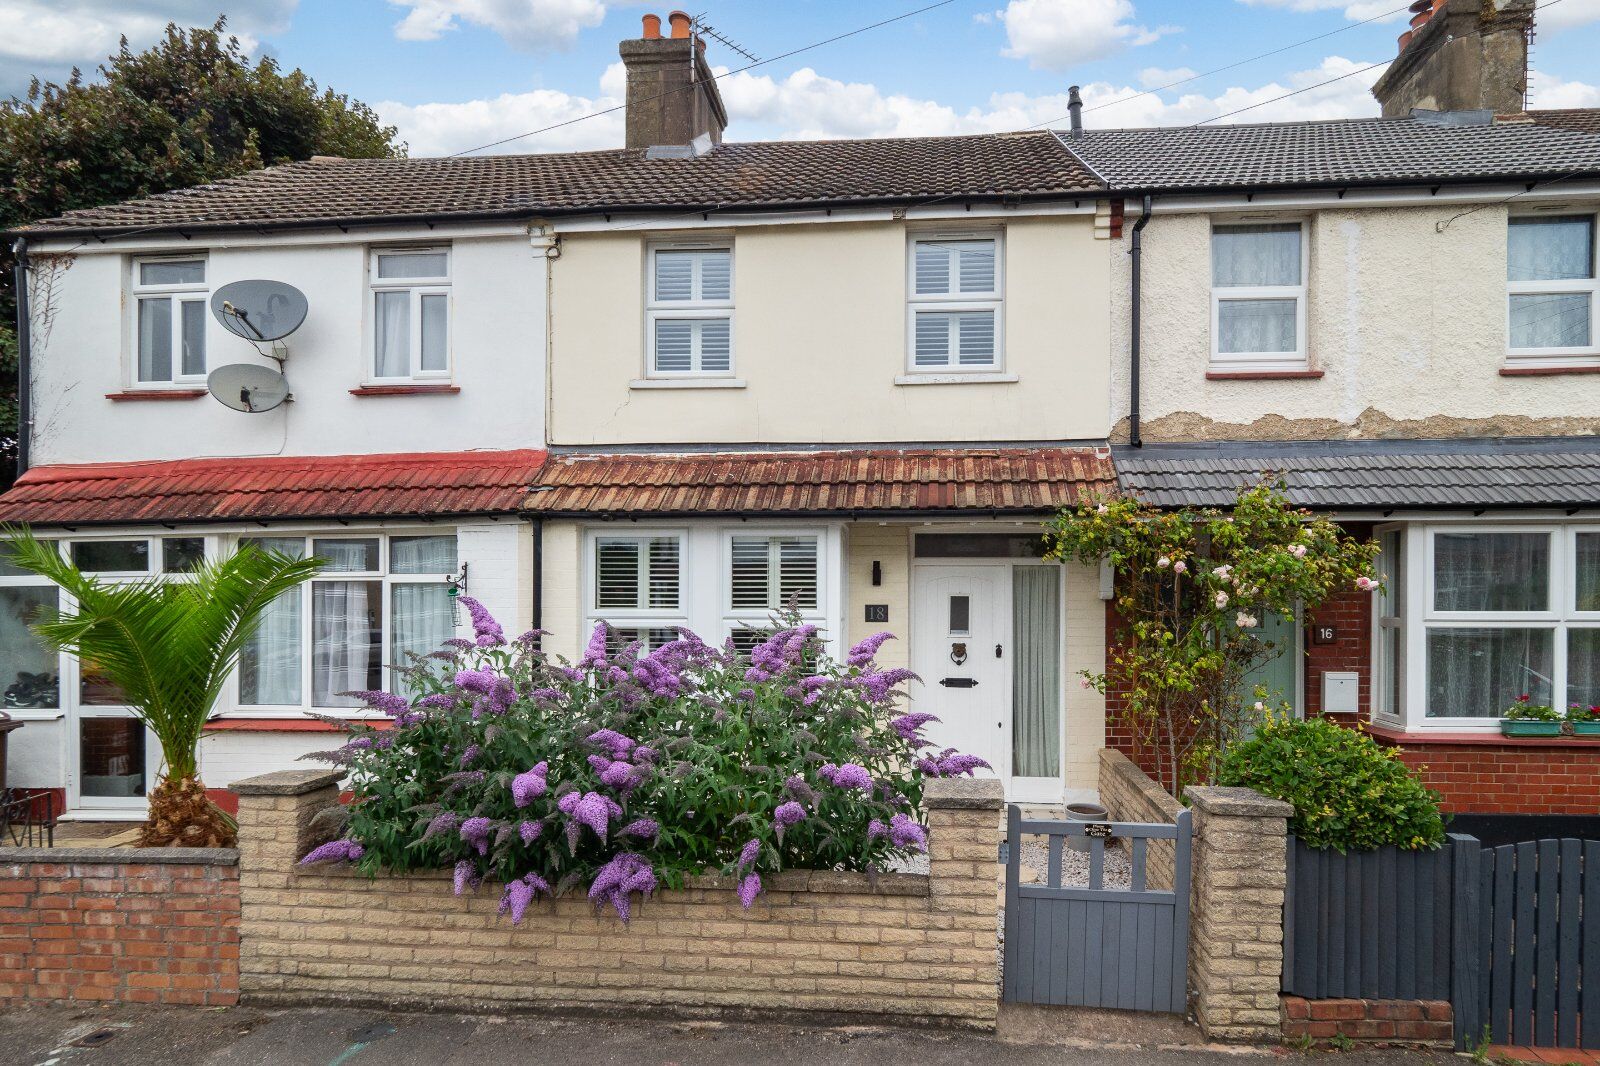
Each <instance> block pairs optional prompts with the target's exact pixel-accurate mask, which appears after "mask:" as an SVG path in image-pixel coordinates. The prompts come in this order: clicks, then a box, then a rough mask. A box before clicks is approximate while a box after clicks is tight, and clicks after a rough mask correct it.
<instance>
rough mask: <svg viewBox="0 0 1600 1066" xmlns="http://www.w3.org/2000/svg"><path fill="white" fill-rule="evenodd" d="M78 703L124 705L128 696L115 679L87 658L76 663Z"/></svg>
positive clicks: (85, 704)
mask: <svg viewBox="0 0 1600 1066" xmlns="http://www.w3.org/2000/svg"><path fill="white" fill-rule="evenodd" d="M78 703H79V704H81V705H82V706H84V707H126V706H127V705H128V698H127V697H126V696H125V695H123V693H122V689H121V688H120V687H119V686H118V685H117V683H116V682H115V681H112V680H111V679H110V678H109V677H106V676H105V675H104V674H102V673H100V670H99V668H98V667H96V666H95V664H94V663H93V662H91V661H88V660H80V661H79V663H78Z"/></svg>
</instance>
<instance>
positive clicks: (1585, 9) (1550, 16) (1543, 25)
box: [1534, 0, 1600, 33]
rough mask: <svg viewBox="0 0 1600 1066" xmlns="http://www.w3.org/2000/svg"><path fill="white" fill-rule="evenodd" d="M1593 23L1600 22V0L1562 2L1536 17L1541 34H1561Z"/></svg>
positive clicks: (1535, 21) (1569, 0)
mask: <svg viewBox="0 0 1600 1066" xmlns="http://www.w3.org/2000/svg"><path fill="white" fill-rule="evenodd" d="M1591 22H1600V0H1561V3H1559V4H1553V5H1551V7H1550V8H1549V10H1541V11H1540V12H1539V13H1538V14H1537V15H1535V16H1534V25H1535V26H1537V27H1538V29H1539V32H1540V33H1559V32H1561V31H1562V30H1570V29H1572V28H1573V27H1574V26H1586V25H1588V24H1589V23H1591Z"/></svg>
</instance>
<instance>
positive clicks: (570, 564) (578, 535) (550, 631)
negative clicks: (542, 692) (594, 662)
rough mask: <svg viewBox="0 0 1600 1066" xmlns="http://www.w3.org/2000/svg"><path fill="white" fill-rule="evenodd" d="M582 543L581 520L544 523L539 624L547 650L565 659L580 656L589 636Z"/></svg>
mask: <svg viewBox="0 0 1600 1066" xmlns="http://www.w3.org/2000/svg"><path fill="white" fill-rule="evenodd" d="M582 544H583V531H582V527H580V526H579V525H578V523H576V522H563V521H549V522H546V523H545V524H544V547H543V549H542V555H543V558H544V586H543V590H542V591H543V593H544V604H543V607H542V609H541V611H540V624H541V625H542V626H543V627H544V629H545V631H546V632H545V636H544V649H545V651H547V652H549V653H550V654H552V655H560V656H562V657H564V658H566V659H577V658H578V656H579V655H580V654H582V652H583V645H584V642H585V641H586V640H588V638H589V634H588V633H586V632H584V631H583V592H582V588H581V587H580V583H581V580H582V579H581V577H580V575H581V574H582V573H583V557H582Z"/></svg>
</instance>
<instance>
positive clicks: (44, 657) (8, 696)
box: [0, 558, 62, 719]
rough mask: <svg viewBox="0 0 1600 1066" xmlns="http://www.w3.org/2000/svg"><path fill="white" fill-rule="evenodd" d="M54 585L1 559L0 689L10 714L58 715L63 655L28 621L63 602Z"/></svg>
mask: <svg viewBox="0 0 1600 1066" xmlns="http://www.w3.org/2000/svg"><path fill="white" fill-rule="evenodd" d="M61 598H62V593H61V590H60V588H58V587H57V586H56V584H55V583H54V582H52V581H50V580H48V579H47V578H42V577H40V576H38V575H37V574H34V573H32V572H31V571H28V570H24V569H22V568H21V567H19V566H16V565H14V564H13V563H11V561H10V560H9V559H5V558H0V687H3V688H4V689H5V711H6V713H7V714H9V715H10V716H11V717H13V718H23V719H27V718H46V719H48V718H57V717H59V716H60V710H61V673H62V670H61V667H62V656H61V654H60V653H58V652H56V651H55V650H54V649H52V648H50V647H48V646H47V645H46V644H45V643H44V642H43V641H41V640H40V639H39V638H38V637H37V636H35V635H34V632H33V630H32V629H30V628H29V624H30V623H32V622H36V621H38V620H39V619H40V618H41V617H43V616H44V614H45V613H47V612H48V611H51V610H55V609H57V608H59V607H60V606H61Z"/></svg>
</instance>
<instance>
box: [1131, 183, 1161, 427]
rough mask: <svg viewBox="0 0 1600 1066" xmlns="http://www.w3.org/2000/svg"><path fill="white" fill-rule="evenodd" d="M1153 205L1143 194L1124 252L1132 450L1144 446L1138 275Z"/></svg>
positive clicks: (1147, 196)
mask: <svg viewBox="0 0 1600 1066" xmlns="http://www.w3.org/2000/svg"><path fill="white" fill-rule="evenodd" d="M1154 205H1155V197H1153V196H1151V195H1149V194H1148V193H1146V194H1145V198H1144V204H1143V207H1142V209H1141V211H1140V214H1139V221H1137V222H1135V223H1134V224H1133V238H1132V244H1131V246H1130V247H1129V249H1128V254H1129V255H1130V256H1132V257H1133V262H1132V270H1133V276H1132V280H1131V283H1130V288H1129V293H1128V302H1129V322H1128V329H1129V333H1130V337H1129V340H1128V443H1129V444H1131V445H1132V446H1133V447H1135V448H1139V447H1142V446H1143V445H1144V440H1143V439H1142V438H1141V437H1140V435H1139V356H1140V352H1139V347H1140V343H1139V342H1140V335H1139V302H1140V300H1139V298H1140V278H1139V272H1140V267H1141V266H1142V264H1143V258H1144V239H1143V233H1144V228H1145V226H1147V225H1149V224H1150V210H1151V208H1152V207H1153V206H1154Z"/></svg>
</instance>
